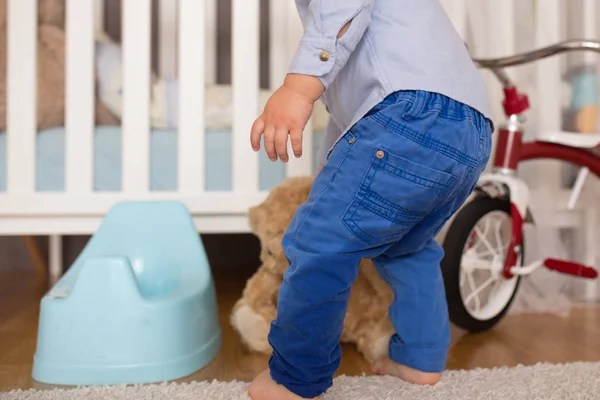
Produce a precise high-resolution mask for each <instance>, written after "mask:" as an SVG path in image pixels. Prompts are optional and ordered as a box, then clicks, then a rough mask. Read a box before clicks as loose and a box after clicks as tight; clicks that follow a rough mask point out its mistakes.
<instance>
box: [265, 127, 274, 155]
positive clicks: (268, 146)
mask: <svg viewBox="0 0 600 400" xmlns="http://www.w3.org/2000/svg"><path fill="white" fill-rule="evenodd" d="M264 142H265V151H266V152H267V155H268V156H269V160H271V161H277V153H276V152H275V127H274V126H273V125H268V126H267V127H266V128H265V139H264Z"/></svg>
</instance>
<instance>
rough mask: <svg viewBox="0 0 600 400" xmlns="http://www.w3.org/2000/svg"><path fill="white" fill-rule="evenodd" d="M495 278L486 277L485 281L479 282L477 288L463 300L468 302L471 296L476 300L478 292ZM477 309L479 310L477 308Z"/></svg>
mask: <svg viewBox="0 0 600 400" xmlns="http://www.w3.org/2000/svg"><path fill="white" fill-rule="evenodd" d="M495 280H496V278H494V277H493V276H492V277H490V278H488V279H487V280H486V281H485V282H483V283H482V284H481V286H479V287H478V288H477V289H475V290H474V291H473V293H471V294H470V295H468V296H467V298H466V299H465V302H466V303H467V304H468V303H469V302H470V301H471V300H472V299H473V298H476V299H477V300H479V293H481V292H482V291H483V290H484V289H485V288H486V287H488V286H489V285H490V284H491V283H493V282H494V281H495ZM478 302H479V301H477V303H478ZM477 310H478V311H479V308H478V309H477Z"/></svg>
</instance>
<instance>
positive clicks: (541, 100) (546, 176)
mask: <svg viewBox="0 0 600 400" xmlns="http://www.w3.org/2000/svg"><path fill="white" fill-rule="evenodd" d="M562 6H563V2H558V1H547V2H544V6H543V7H540V6H539V5H538V7H537V9H536V32H535V35H536V39H535V40H536V47H542V46H547V45H550V44H554V43H556V42H558V41H560V40H561V36H562V34H561V32H562V24H561V21H562V18H561V14H562V15H564V13H563V8H562ZM560 62H561V59H560V57H550V58H548V59H545V60H541V61H538V62H537V63H536V65H535V68H536V72H537V74H536V86H537V87H536V93H535V94H536V97H535V98H536V101H537V108H536V110H535V111H536V114H537V126H538V129H539V130H545V129H548V130H560V128H561V125H562V117H561V112H560V110H561V108H562V107H561V103H562V100H561V81H560V79H561V64H560ZM538 170H539V171H540V173H539V175H538V179H540V180H541V182H543V183H541V184H542V185H544V186H545V187H548V188H559V187H560V176H561V174H560V165H559V164H558V163H557V162H553V161H550V162H547V161H541V162H539V163H538Z"/></svg>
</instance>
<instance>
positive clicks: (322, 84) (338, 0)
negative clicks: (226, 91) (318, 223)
mask: <svg viewBox="0 0 600 400" xmlns="http://www.w3.org/2000/svg"><path fill="white" fill-rule="evenodd" d="M374 3H375V0H326V1H319V0H312V1H310V3H309V7H308V13H307V14H308V15H301V18H302V19H303V22H304V26H305V34H304V36H303V37H302V40H301V41H300V45H299V46H298V50H297V51H296V54H295V56H294V59H293V61H292V65H291V67H290V69H289V71H288V75H287V77H286V79H285V81H284V83H283V85H282V86H281V87H280V88H279V89H278V90H277V91H275V93H273V95H272V96H271V97H270V98H269V101H268V102H267V104H266V105H265V109H264V112H263V113H262V115H261V116H260V117H258V119H257V120H256V121H255V122H254V124H253V125H252V131H251V134H250V141H251V144H252V148H253V149H254V151H258V150H259V149H260V138H261V136H262V135H263V133H264V146H265V151H266V152H267V154H268V156H269V159H270V160H271V161H276V160H277V156H279V158H280V159H281V161H283V162H284V163H285V162H287V161H288V159H289V158H288V154H287V138H288V135H289V136H290V138H291V142H292V149H293V151H294V155H295V156H296V157H300V156H301V155H302V132H303V130H304V127H305V126H306V124H307V122H308V120H309V119H310V116H311V115H312V111H313V104H314V103H315V101H317V100H318V99H319V97H321V95H322V94H323V92H325V90H326V89H327V87H328V86H329V85H330V84H331V82H333V81H334V79H335V77H336V76H337V75H338V73H339V72H340V70H341V69H342V68H343V67H344V65H346V62H347V61H348V58H349V57H350V54H351V53H352V52H353V51H354V49H355V48H356V46H357V45H358V42H359V41H360V39H361V38H362V36H363V34H364V32H365V31H366V29H367V27H368V26H369V23H370V22H371V13H372V11H373V6H374Z"/></svg>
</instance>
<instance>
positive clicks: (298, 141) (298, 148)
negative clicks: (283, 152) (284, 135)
mask: <svg viewBox="0 0 600 400" xmlns="http://www.w3.org/2000/svg"><path fill="white" fill-rule="evenodd" d="M290 141H291V142H292V150H293V151H294V156H295V157H296V158H300V157H302V131H301V130H300V129H298V130H296V129H294V130H292V131H291V132H290Z"/></svg>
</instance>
